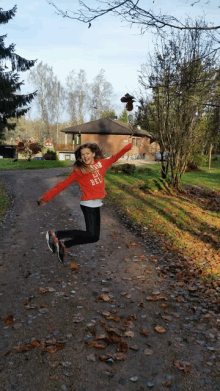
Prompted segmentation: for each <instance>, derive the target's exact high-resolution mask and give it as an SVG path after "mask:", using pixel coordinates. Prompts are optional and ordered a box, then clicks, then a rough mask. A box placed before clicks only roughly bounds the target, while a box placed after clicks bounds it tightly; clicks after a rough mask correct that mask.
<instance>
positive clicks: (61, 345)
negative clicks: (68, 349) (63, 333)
mask: <svg viewBox="0 0 220 391" xmlns="http://www.w3.org/2000/svg"><path fill="white" fill-rule="evenodd" d="M65 345H66V344H65V343H61V342H57V343H56V345H53V346H47V347H46V348H45V350H46V352H48V353H56V352H58V350H61V349H63V348H64V347H65Z"/></svg>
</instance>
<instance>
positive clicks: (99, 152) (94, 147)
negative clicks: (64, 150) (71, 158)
mask: <svg viewBox="0 0 220 391" xmlns="http://www.w3.org/2000/svg"><path fill="white" fill-rule="evenodd" d="M83 148H89V149H90V150H91V151H92V153H95V156H94V160H99V159H104V158H105V157H106V154H105V152H104V151H103V149H101V148H99V146H98V144H95V143H85V144H82V145H80V146H79V147H78V148H77V149H76V150H75V151H74V153H75V158H76V161H75V163H74V165H73V169H74V170H77V169H80V171H81V172H82V173H83V174H86V173H87V172H93V169H92V167H89V166H87V165H86V164H85V163H83V161H82V158H81V149H83Z"/></svg>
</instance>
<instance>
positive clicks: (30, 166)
mask: <svg viewBox="0 0 220 391" xmlns="http://www.w3.org/2000/svg"><path fill="white" fill-rule="evenodd" d="M71 165H73V163H72V162H71V161H70V160H65V161H60V160H31V161H30V162H28V161H27V160H25V159H19V160H18V161H17V162H13V159H0V171H3V170H37V169H47V168H61V167H68V166H71Z"/></svg>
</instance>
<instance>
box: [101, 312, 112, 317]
mask: <svg viewBox="0 0 220 391" xmlns="http://www.w3.org/2000/svg"><path fill="white" fill-rule="evenodd" d="M101 315H102V316H104V318H105V317H106V316H110V312H109V311H103V312H101Z"/></svg>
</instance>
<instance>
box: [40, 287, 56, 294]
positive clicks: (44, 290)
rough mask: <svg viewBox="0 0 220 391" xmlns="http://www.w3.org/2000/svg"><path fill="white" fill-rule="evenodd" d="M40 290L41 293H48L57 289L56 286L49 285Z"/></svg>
mask: <svg viewBox="0 0 220 391" xmlns="http://www.w3.org/2000/svg"><path fill="white" fill-rule="evenodd" d="M38 292H39V293H48V292H50V293H51V292H56V289H54V288H52V287H50V286H47V287H45V288H39V289H38Z"/></svg>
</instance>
